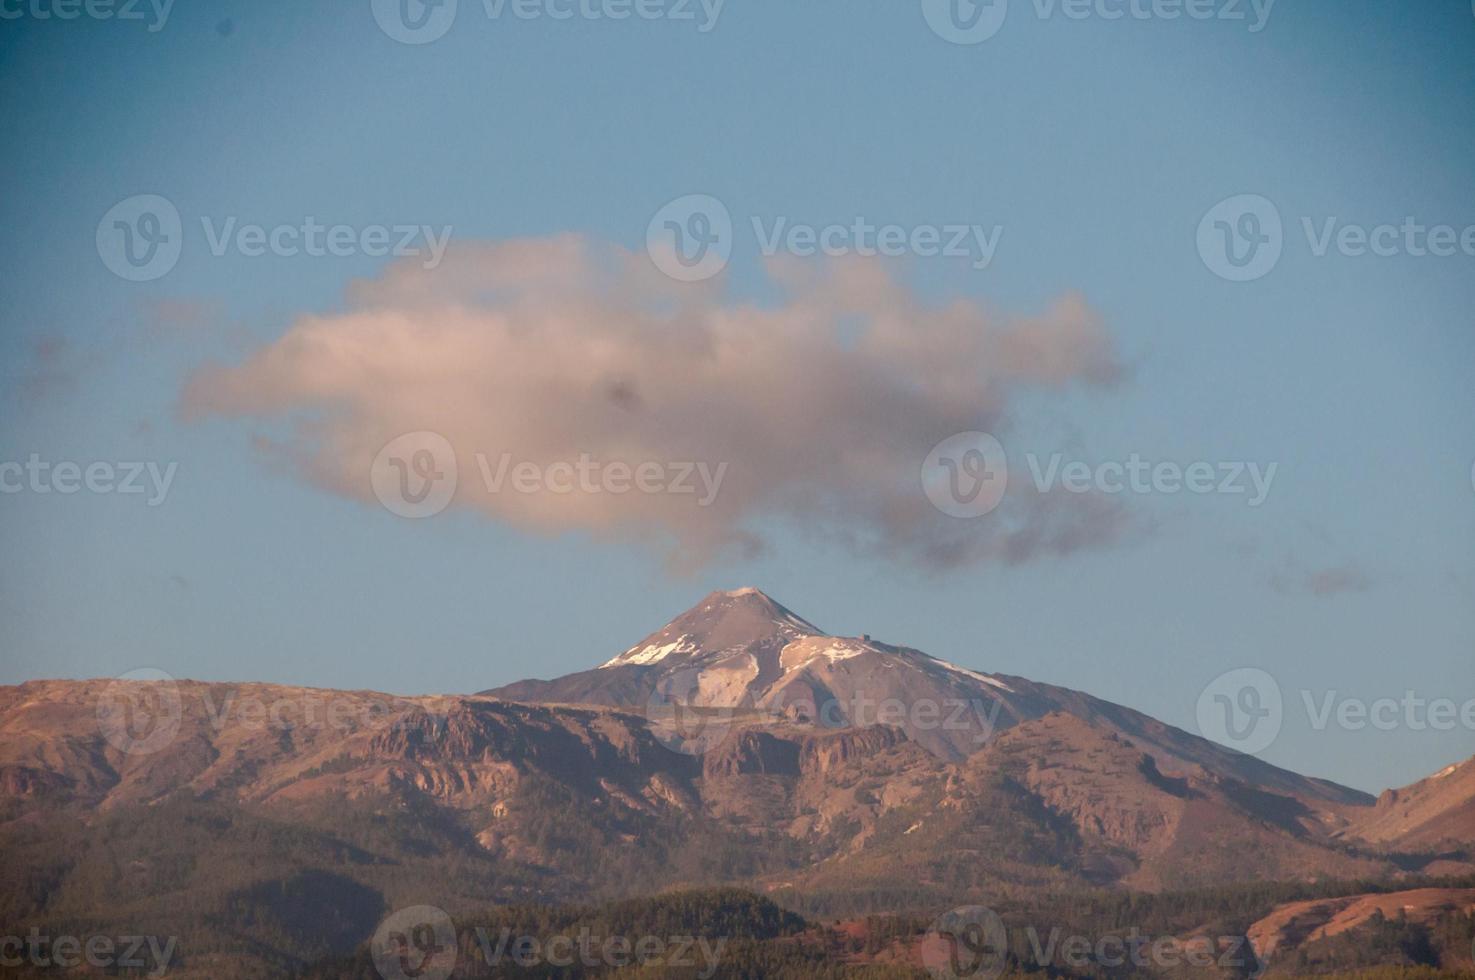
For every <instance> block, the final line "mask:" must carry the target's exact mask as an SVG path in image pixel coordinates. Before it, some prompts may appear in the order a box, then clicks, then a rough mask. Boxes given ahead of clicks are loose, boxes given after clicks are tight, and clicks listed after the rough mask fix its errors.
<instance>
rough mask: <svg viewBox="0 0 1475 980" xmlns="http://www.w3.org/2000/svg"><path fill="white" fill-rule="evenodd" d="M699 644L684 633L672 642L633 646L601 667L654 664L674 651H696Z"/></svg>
mask: <svg viewBox="0 0 1475 980" xmlns="http://www.w3.org/2000/svg"><path fill="white" fill-rule="evenodd" d="M696 650H697V645H696V644H695V643H694V642H692V639H691V637H689V636H687V635H685V634H683V635H681V636H679V637H677V638H676V639H675V640H672V641H671V642H670V643H659V644H657V643H651V644H648V645H646V646H643V647H639V648H637V647H631V648H630V649H628V650H626V651H625V652H624V653H622V654H620V655H619V656H618V657H614V658H613V659H610V660H606V661H605V662H604V663H602V664H600V665H599V666H600V669H601V670H602V669H604V668H605V667H614V666H616V665H617V664H654V663H659V662H660V661H662V660H665V659H666V658H667V657H669V656H671V654H673V653H695V652H696Z"/></svg>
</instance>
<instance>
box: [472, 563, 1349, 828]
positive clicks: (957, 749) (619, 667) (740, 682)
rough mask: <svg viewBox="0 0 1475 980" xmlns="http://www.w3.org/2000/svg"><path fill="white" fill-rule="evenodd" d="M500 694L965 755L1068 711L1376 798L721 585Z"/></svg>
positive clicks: (1294, 788) (1165, 759)
mask: <svg viewBox="0 0 1475 980" xmlns="http://www.w3.org/2000/svg"><path fill="white" fill-rule="evenodd" d="M482 693H483V694H486V695H488V696H491V697H497V698H504V699H507V700H514V701H526V702H533V703H550V704H554V703H556V704H585V705H602V706H610V707H620V708H626V709H629V710H632V711H640V712H647V713H648V712H649V711H650V710H651V707H652V706H653V705H656V706H660V705H664V704H666V703H669V702H672V701H679V702H681V703H683V704H686V705H689V706H691V707H693V708H728V709H754V710H757V711H760V712H764V713H767V714H769V715H773V716H782V717H786V718H789V719H793V720H808V721H811V722H814V723H817V724H819V725H820V726H822V727H831V728H840V727H852V726H861V727H864V726H869V725H875V724H878V723H886V724H891V725H894V726H896V727H899V728H901V729H902V730H903V731H905V732H906V733H907V736H908V737H909V738H910V739H911V740H912V741H914V742H916V743H917V744H919V745H922V746H923V747H925V748H927V749H928V750H930V751H931V752H933V753H934V754H936V755H938V756H939V757H940V758H943V759H946V760H948V761H954V762H956V761H959V760H962V759H964V758H967V757H968V756H969V755H971V754H973V753H974V752H977V751H978V750H979V749H980V748H981V747H983V746H984V745H986V744H987V743H988V741H989V740H990V739H991V738H993V737H994V736H995V735H996V734H997V733H998V732H1001V731H1004V730H1006V729H1008V728H1011V727H1013V726H1015V725H1018V724H1020V723H1022V722H1025V721H1032V720H1035V719H1039V718H1044V717H1045V716H1047V715H1049V714H1052V713H1055V712H1064V713H1066V714H1070V715H1072V716H1074V717H1076V718H1079V719H1081V720H1083V721H1085V722H1087V723H1088V724H1090V725H1093V726H1099V727H1102V728H1104V729H1106V730H1110V731H1115V732H1117V733H1118V734H1119V735H1122V736H1124V737H1127V738H1130V739H1132V740H1134V741H1135V742H1137V743H1140V744H1141V745H1142V746H1143V747H1144V748H1145V749H1147V750H1149V751H1151V752H1152V753H1153V755H1154V757H1155V758H1157V759H1158V760H1159V762H1160V764H1161V765H1162V766H1163V768H1164V769H1171V770H1182V771H1184V772H1192V773H1197V774H1202V775H1204V776H1213V777H1218V778H1224V779H1232V780H1239V781H1242V782H1245V783H1247V784H1250V785H1253V786H1257V787H1259V788H1261V789H1264V790H1268V791H1272V792H1276V793H1282V794H1286V795H1289V796H1292V797H1294V798H1295V799H1297V800H1300V801H1302V802H1303V803H1305V804H1306V805H1307V807H1308V811H1307V817H1308V819H1313V820H1316V821H1319V822H1322V823H1323V824H1324V825H1325V826H1328V827H1330V826H1333V825H1336V824H1338V823H1339V822H1340V821H1341V820H1342V819H1343V818H1342V816H1341V814H1340V811H1339V808H1340V807H1345V806H1352V807H1361V806H1365V805H1367V804H1369V803H1371V802H1372V797H1371V796H1368V795H1367V794H1365V793H1360V792H1358V791H1356V790H1353V789H1348V788H1347V787H1344V786H1339V785H1337V784H1335V783H1331V782H1328V781H1325V780H1320V779H1308V778H1306V777H1304V776H1300V775H1297V774H1296V773H1292V772H1289V771H1287V770H1284V769H1280V768H1277V767H1275V766H1272V765H1270V764H1268V763H1265V762H1262V761H1261V760H1259V759H1256V758H1254V757H1253V756H1247V755H1243V754H1241V753H1238V752H1234V751H1232V750H1229V749H1226V748H1223V747H1221V746H1219V745H1216V744H1214V743H1212V742H1209V741H1207V740H1206V739H1203V738H1200V737H1198V736H1195V735H1191V734H1189V733H1188V732H1184V731H1182V730H1181V729H1178V728H1174V727H1172V726H1170V725H1165V724H1163V723H1162V722H1159V721H1157V720H1156V719H1154V718H1151V717H1149V716H1147V715H1145V714H1142V713H1141V712H1138V711H1134V710H1132V709H1130V708H1125V707H1122V706H1120V705H1116V704H1112V703H1111V702H1108V701H1103V700H1101V699H1099V698H1095V697H1092V696H1091V695H1088V694H1083V693H1081V692H1079V691H1073V690H1070V689H1068V688H1064V687H1057V686H1055V685H1051V684H1041V683H1037V682H1035V681H1031V680H1028V679H1026V678H1023V677H1014V676H1008V675H1003V674H987V673H982V672H979V671H975V670H970V669H967V668H964V667H959V666H956V665H954V664H950V663H948V662H947V661H945V660H939V659H937V658H935V657H930V656H928V655H927V654H925V653H923V652H921V651H920V650H914V649H911V648H909V647H904V646H894V645H891V644H888V643H882V642H879V641H876V640H873V639H871V638H870V637H869V636H860V637H843V636H832V635H830V634H828V633H825V632H824V631H823V630H821V629H819V628H818V627H817V626H815V625H814V624H812V623H810V622H809V621H808V620H806V619H803V618H802V617H800V616H798V615H797V614H795V613H794V612H792V611H791V610H789V609H787V608H786V607H784V606H783V605H781V604H780V603H778V602H776V601H775V600H774V599H772V598H770V597H769V596H767V595H765V594H764V593H763V592H761V591H759V590H758V589H756V588H751V587H750V588H742V589H737V590H734V591H731V592H713V593H711V594H710V595H708V596H706V597H705V598H703V599H702V600H701V601H700V602H698V603H697V604H696V605H695V606H693V607H692V608H691V609H689V610H688V611H686V612H685V613H682V614H681V615H680V616H678V617H676V618H675V619H674V620H672V621H671V622H670V623H668V624H667V625H666V626H664V627H663V628H661V629H660V630H657V631H656V632H654V633H652V634H651V635H649V636H647V637H646V638H645V639H643V640H641V641H640V642H639V643H636V644H635V645H634V646H632V647H630V648H629V649H627V650H625V651H624V652H623V653H620V654H618V655H617V656H615V657H613V658H611V659H610V660H608V661H607V662H605V663H604V664H602V665H601V666H600V667H598V668H596V669H593V670H586V671H581V672H579V673H575V674H570V675H568V676H565V677H560V678H557V679H555V680H548V681H544V680H527V681H520V682H518V683H515V684H509V685H507V686H505V687H500V688H494V689H492V690H488V691H484V692H482Z"/></svg>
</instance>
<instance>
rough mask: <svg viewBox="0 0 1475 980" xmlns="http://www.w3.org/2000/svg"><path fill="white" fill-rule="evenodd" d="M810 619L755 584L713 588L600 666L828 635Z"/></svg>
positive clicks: (780, 644)
mask: <svg viewBox="0 0 1475 980" xmlns="http://www.w3.org/2000/svg"><path fill="white" fill-rule="evenodd" d="M824 635H825V634H824V632H823V631H822V630H821V629H819V627H817V626H815V625H814V624H813V623H811V622H809V621H808V620H805V619H801V618H800V617H799V616H797V615H795V614H794V613H793V612H791V611H790V610H788V609H786V608H785V607H784V606H783V605H781V604H779V603H778V602H776V601H774V600H773V598H772V597H770V596H768V595H767V594H765V593H764V592H762V591H760V590H759V589H755V588H753V587H752V586H748V587H746V588H741V589H734V590H733V591H731V592H720V591H719V592H712V593H710V594H708V595H707V597H706V598H704V599H702V601H701V602H699V603H697V604H696V605H695V606H693V607H692V608H690V609H688V610H687V611H686V612H684V613H682V614H681V615H680V616H677V617H676V618H675V619H673V620H671V622H669V623H667V624H666V625H665V626H664V627H662V628H661V629H660V630H658V631H657V632H655V633H652V634H651V635H650V636H647V637H646V638H645V639H643V640H641V641H640V642H639V643H637V644H635V645H634V646H633V647H631V648H630V649H628V650H626V651H625V652H624V653H622V654H620V655H619V656H617V657H614V658H613V659H611V660H609V661H608V662H606V663H604V664H603V665H602V666H601V669H604V668H608V667H616V666H619V665H622V664H654V663H660V662H661V661H663V660H667V659H669V658H673V657H674V658H679V659H681V660H684V661H687V662H689V661H690V660H692V659H693V658H697V657H701V656H703V655H708V654H712V653H727V652H733V651H737V650H745V651H756V650H759V649H764V648H768V647H774V646H777V647H778V648H780V649H781V648H782V647H783V646H784V645H785V644H787V643H789V642H792V641H793V640H797V639H799V638H801V637H805V636H824Z"/></svg>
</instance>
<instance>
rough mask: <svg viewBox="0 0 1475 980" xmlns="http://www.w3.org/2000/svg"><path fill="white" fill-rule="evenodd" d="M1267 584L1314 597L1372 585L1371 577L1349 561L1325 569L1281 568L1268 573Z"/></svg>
mask: <svg viewBox="0 0 1475 980" xmlns="http://www.w3.org/2000/svg"><path fill="white" fill-rule="evenodd" d="M1270 584H1271V586H1272V587H1273V588H1274V589H1275V590H1276V591H1277V592H1280V593H1282V594H1285V595H1309V596H1314V597H1316V598H1321V599H1324V598H1328V597H1330V596H1337V595H1344V594H1346V593H1355V592H1366V591H1368V590H1369V589H1371V588H1372V587H1373V585H1374V580H1373V577H1372V576H1371V575H1370V574H1368V572H1366V571H1365V570H1364V569H1362V568H1361V567H1360V566H1358V565H1357V564H1355V563H1353V562H1350V561H1349V562H1344V563H1342V564H1340V565H1333V566H1330V567H1326V568H1311V569H1285V570H1281V571H1278V572H1276V573H1275V574H1274V575H1272V576H1271V579H1270Z"/></svg>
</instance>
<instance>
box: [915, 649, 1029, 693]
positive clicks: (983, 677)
mask: <svg viewBox="0 0 1475 980" xmlns="http://www.w3.org/2000/svg"><path fill="white" fill-rule="evenodd" d="M932 659H933V662H934V663H936V664H937V665H938V666H940V667H942V668H943V669H944V670H950V671H952V672H953V673H954V674H962V675H963V676H965V677H971V678H973V679H974V680H976V681H983V683H985V684H989V685H991V686H993V687H997V688H998V689H999V690H1001V691H1008V692H1009V693H1011V694H1012V693H1014V689H1013V688H1012V687H1010V686H1009V685H1008V684H1005V683H1004V682H1003V681H1001V680H999V679H997V678H994V677H990V676H988V675H987V674H980V673H979V672H978V671H976V670H969V669H968V668H967V667H959V666H958V665H957V664H950V663H948V662H947V661H946V660H938V659H937V658H936V657H934V658H932Z"/></svg>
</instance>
